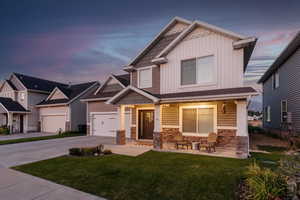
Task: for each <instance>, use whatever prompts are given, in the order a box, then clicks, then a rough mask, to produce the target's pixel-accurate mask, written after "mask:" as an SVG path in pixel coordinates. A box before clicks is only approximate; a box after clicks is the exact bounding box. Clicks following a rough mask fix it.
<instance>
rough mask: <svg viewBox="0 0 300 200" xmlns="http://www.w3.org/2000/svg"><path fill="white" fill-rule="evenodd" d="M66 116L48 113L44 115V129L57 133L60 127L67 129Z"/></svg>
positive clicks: (63, 129)
mask: <svg viewBox="0 0 300 200" xmlns="http://www.w3.org/2000/svg"><path fill="white" fill-rule="evenodd" d="M65 124H66V116H65V115H48V116H42V131H43V132H49V133H57V132H58V131H59V129H61V130H62V131H65Z"/></svg>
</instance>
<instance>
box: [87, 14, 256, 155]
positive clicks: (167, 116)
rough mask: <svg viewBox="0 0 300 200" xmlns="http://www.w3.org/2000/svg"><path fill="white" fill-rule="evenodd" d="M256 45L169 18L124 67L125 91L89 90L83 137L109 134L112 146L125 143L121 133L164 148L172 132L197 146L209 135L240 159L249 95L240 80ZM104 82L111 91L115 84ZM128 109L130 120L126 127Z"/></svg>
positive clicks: (243, 151)
mask: <svg viewBox="0 0 300 200" xmlns="http://www.w3.org/2000/svg"><path fill="white" fill-rule="evenodd" d="M256 40H257V39H256V38H254V37H245V36H242V35H239V34H236V33H233V32H231V31H227V30H224V29H222V28H219V27H216V26H213V25H209V24H207V23H204V22H199V21H194V22H191V21H188V20H185V19H181V18H178V17H176V18H174V19H173V20H172V21H171V22H170V23H169V24H168V25H167V26H166V27H164V28H163V30H162V31H161V32H160V33H159V34H158V35H157V36H156V37H155V38H154V39H153V40H152V41H151V42H150V44H149V45H148V46H146V48H145V49H143V50H142V52H140V53H139V54H138V55H137V56H136V57H135V58H134V59H133V60H132V61H131V62H130V63H129V64H128V65H127V66H125V67H124V70H125V71H127V72H128V73H129V74H130V79H129V80H130V84H129V85H128V86H126V85H125V84H120V87H118V90H119V92H117V91H118V90H115V91H114V92H113V93H116V92H117V93H116V94H113V93H112V94H111V95H108V97H107V96H106V95H102V94H101V92H100V91H101V89H102V90H103V87H105V86H104V85H103V86H102V87H101V88H100V89H99V91H97V92H98V93H97V92H96V93H95V95H97V97H96V98H95V101H94V103H93V104H94V105H93V106H91V104H90V103H88V104H87V107H89V108H88V114H89V115H88V118H89V119H91V121H92V123H90V125H91V127H90V129H91V130H90V133H91V134H98V133H99V134H100V135H105V134H107V135H108V136H111V135H114V134H115V133H116V136H117V137H116V139H117V143H118V144H125V143H126V136H127V137H130V138H131V139H132V140H133V141H136V142H137V143H138V142H150V143H152V144H153V147H154V148H156V149H168V148H172V147H174V145H170V144H172V142H173V141H174V139H175V136H176V135H182V136H183V137H184V138H185V140H190V141H200V140H201V139H203V138H205V137H207V136H208V133H210V132H216V133H218V145H219V146H222V147H224V148H226V147H228V148H230V149H235V150H234V151H235V152H236V154H237V155H238V156H241V157H246V156H248V139H249V138H248V131H247V102H248V99H249V97H250V96H251V95H256V94H257V93H256V91H255V90H254V89H253V88H251V87H244V86H243V81H244V72H245V70H246V66H247V64H248V61H249V59H250V56H251V54H252V51H253V48H254V46H255V44H256ZM110 80H111V81H112V82H114V84H113V83H110V84H111V85H113V88H114V87H115V86H117V85H116V83H119V82H120V81H117V80H116V78H112V77H111V78H110ZM108 82H109V81H108ZM109 88H110V87H109ZM104 89H105V88H104ZM104 93H105V92H103V94H104ZM90 98H92V97H90ZM89 102H91V101H89ZM128 111H129V115H131V120H127V122H126V116H127V113H128ZM116 112H117V115H116V114H115V115H114V118H116V120H115V121H117V122H118V123H117V125H115V123H114V124H109V125H107V126H108V127H112V128H107V127H106V126H104V127H103V126H101V125H103V124H104V125H105V120H106V121H108V120H109V119H105V120H103V117H102V116H103V115H102V114H107V113H116ZM94 113H97V114H98V115H100V117H93V114H94ZM128 121H129V123H130V130H128V129H129V128H128V124H129V123H128ZM101 128H103V129H101ZM107 129H109V130H112V131H113V133H114V134H112V133H110V132H107V131H106V130H107Z"/></svg>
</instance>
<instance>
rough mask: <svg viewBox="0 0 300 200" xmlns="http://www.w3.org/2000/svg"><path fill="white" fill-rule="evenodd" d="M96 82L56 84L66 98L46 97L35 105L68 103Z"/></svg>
mask: <svg viewBox="0 0 300 200" xmlns="http://www.w3.org/2000/svg"><path fill="white" fill-rule="evenodd" d="M96 84H98V82H95V81H94V82H88V83H81V84H75V85H70V86H67V87H61V86H58V87H57V88H58V89H59V90H61V91H62V92H63V93H64V94H65V95H66V96H67V97H68V99H46V100H43V101H42V102H40V103H39V104H37V105H38V106H42V105H53V104H68V103H70V102H72V101H73V100H75V99H76V98H77V97H78V96H79V95H81V94H82V93H83V92H84V91H86V90H87V89H89V88H91V87H92V86H94V85H96Z"/></svg>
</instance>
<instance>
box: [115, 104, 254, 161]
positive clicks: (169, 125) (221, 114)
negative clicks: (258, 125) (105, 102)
mask: <svg viewBox="0 0 300 200" xmlns="http://www.w3.org/2000/svg"><path fill="white" fill-rule="evenodd" d="M246 105H247V101H246V99H239V100H218V101H207V102H193V103H186V102H182V103H161V104H132V105H128V104H126V105H124V104H121V105H119V109H118V112H119V117H120V121H119V122H120V124H119V129H118V131H117V141H116V142H117V144H120V145H125V144H126V145H129V146H135V147H152V148H153V149H154V150H156V151H167V152H184V153H192V154H201V155H213V156H221V157H235V158H246V157H248V153H249V152H248V143H249V142H248V132H247V108H246ZM125 110H130V111H131V116H132V119H131V138H130V140H127V141H126V137H125V136H126V133H125V129H124V126H125V122H123V121H124V113H125ZM122 127H123V128H122ZM211 132H213V133H216V134H217V142H216V151H214V152H210V153H208V152H207V150H206V149H204V148H203V147H202V146H201V144H203V143H205V142H206V141H207V138H208V134H209V133H211ZM178 136H180V137H182V138H183V140H184V141H187V142H189V143H190V144H191V146H192V147H193V148H192V149H191V148H189V149H186V148H185V147H184V148H180V149H178V148H176V137H178ZM199 146H200V148H199Z"/></svg>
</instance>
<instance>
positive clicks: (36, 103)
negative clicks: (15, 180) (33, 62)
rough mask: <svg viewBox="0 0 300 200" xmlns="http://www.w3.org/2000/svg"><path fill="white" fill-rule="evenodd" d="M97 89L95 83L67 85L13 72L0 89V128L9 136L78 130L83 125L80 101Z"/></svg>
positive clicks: (82, 105)
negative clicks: (6, 131) (4, 127)
mask: <svg viewBox="0 0 300 200" xmlns="http://www.w3.org/2000/svg"><path fill="white" fill-rule="evenodd" d="M97 86H98V82H91V83H83V84H76V85H68V84H64V83H59V82H55V81H49V80H45V79H40V78H36V77H32V76H27V75H24V74H18V73H13V74H12V75H11V76H10V77H9V79H7V80H5V81H4V83H3V84H2V85H1V88H0V126H7V127H9V128H10V132H11V133H26V132H36V131H43V132H57V131H58V130H62V131H65V130H77V125H78V124H85V123H86V121H85V120H86V117H85V113H86V106H85V105H84V104H82V103H81V102H80V98H81V97H82V96H83V95H85V94H87V93H88V92H89V91H91V90H92V89H93V88H94V87H97ZM62 91H63V92H62ZM71 111H72V112H71ZM71 117H72V118H71Z"/></svg>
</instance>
